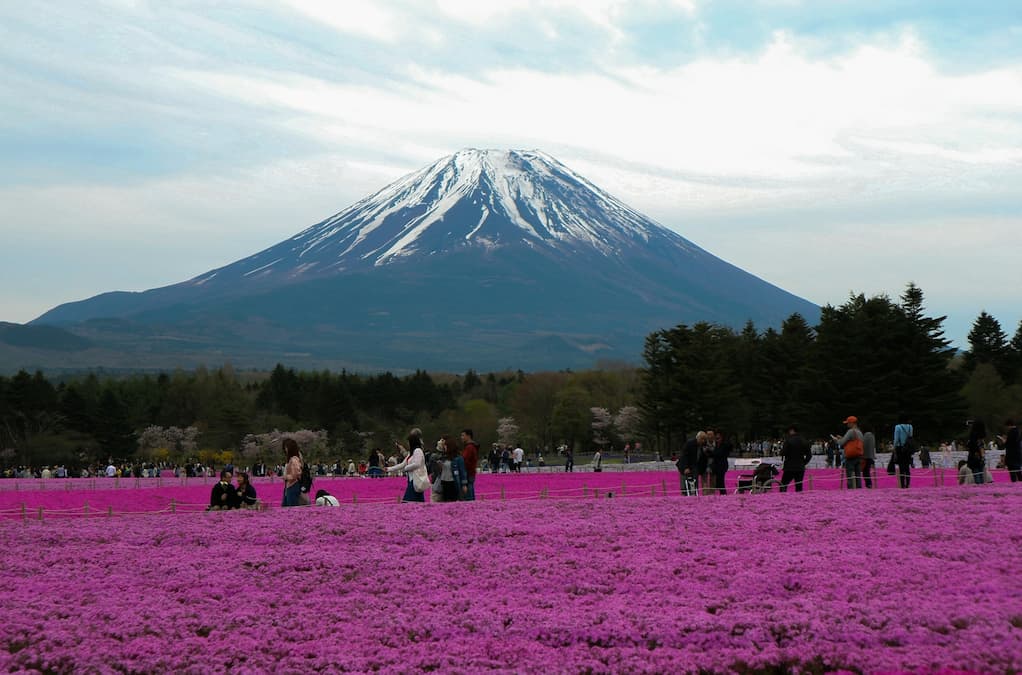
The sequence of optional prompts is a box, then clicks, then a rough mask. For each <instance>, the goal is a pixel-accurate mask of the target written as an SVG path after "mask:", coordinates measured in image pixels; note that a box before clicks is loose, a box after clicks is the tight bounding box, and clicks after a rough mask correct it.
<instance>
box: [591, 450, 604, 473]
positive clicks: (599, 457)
mask: <svg viewBox="0 0 1022 675" xmlns="http://www.w3.org/2000/svg"><path fill="white" fill-rule="evenodd" d="M592 466H593V473H600V472H601V471H603V453H602V452H600V449H599V448H596V452H595V453H593V465H592Z"/></svg>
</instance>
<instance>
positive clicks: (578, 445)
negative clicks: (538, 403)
mask: <svg viewBox="0 0 1022 675" xmlns="http://www.w3.org/2000/svg"><path fill="white" fill-rule="evenodd" d="M589 408H590V406H589V395H588V393H586V390H585V389H584V388H582V387H581V386H579V385H572V386H569V387H566V388H564V389H562V390H561V391H559V392H557V396H556V402H555V403H554V411H553V431H554V434H555V435H556V436H557V438H558V439H563V440H564V441H565V442H566V443H567V444H568V446H569V447H571V448H574V450H575V452H582V451H584V450H585V448H584V447H583V446H584V444H586V443H587V442H588V440H589V432H590V429H589V419H590V412H589Z"/></svg>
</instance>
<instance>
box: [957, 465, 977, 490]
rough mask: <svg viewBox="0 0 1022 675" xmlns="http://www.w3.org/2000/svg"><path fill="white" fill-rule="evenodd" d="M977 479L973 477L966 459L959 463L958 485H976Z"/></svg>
mask: <svg viewBox="0 0 1022 675" xmlns="http://www.w3.org/2000/svg"><path fill="white" fill-rule="evenodd" d="M975 483H976V481H975V479H973V477H972V471H971V470H970V469H969V463H968V462H966V461H965V460H964V459H963V460H960V461H959V462H958V484H959V485H974V484H975Z"/></svg>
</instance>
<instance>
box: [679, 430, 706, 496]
mask: <svg viewBox="0 0 1022 675" xmlns="http://www.w3.org/2000/svg"><path fill="white" fill-rule="evenodd" d="M705 445H706V432H705V431H700V432H699V433H698V434H696V435H695V438H690V439H689V440H688V442H687V443H685V447H684V448H682V449H681V457H679V458H678V473H679V474H680V475H681V494H683V495H685V496H688V497H694V496H695V495H696V494H697V490H698V488H697V485H696V476H697V475H698V473H699V454H700V453H701V452H702V450H703V446H705Z"/></svg>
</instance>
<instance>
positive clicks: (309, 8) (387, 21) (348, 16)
mask: <svg viewBox="0 0 1022 675" xmlns="http://www.w3.org/2000/svg"><path fill="white" fill-rule="evenodd" d="M283 3H284V4H285V5H287V6H289V7H290V8H291V9H293V10H295V11H297V12H300V13H301V14H304V15H305V16H307V17H309V18H310V19H313V20H315V21H318V22H321V23H323V24H326V25H328V26H330V27H331V28H334V29H336V30H338V31H340V32H342V33H349V34H353V35H361V36H365V37H368V38H372V39H374V40H380V41H382V42H396V41H397V40H398V38H399V37H400V36H401V34H402V33H403V32H404V28H403V22H402V18H401V17H400V16H399V15H398V14H396V13H395V12H394V11H392V10H391V9H390V8H388V7H387V5H386V4H384V3H382V2H376V1H375V0H344V2H336V1H334V0H283Z"/></svg>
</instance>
